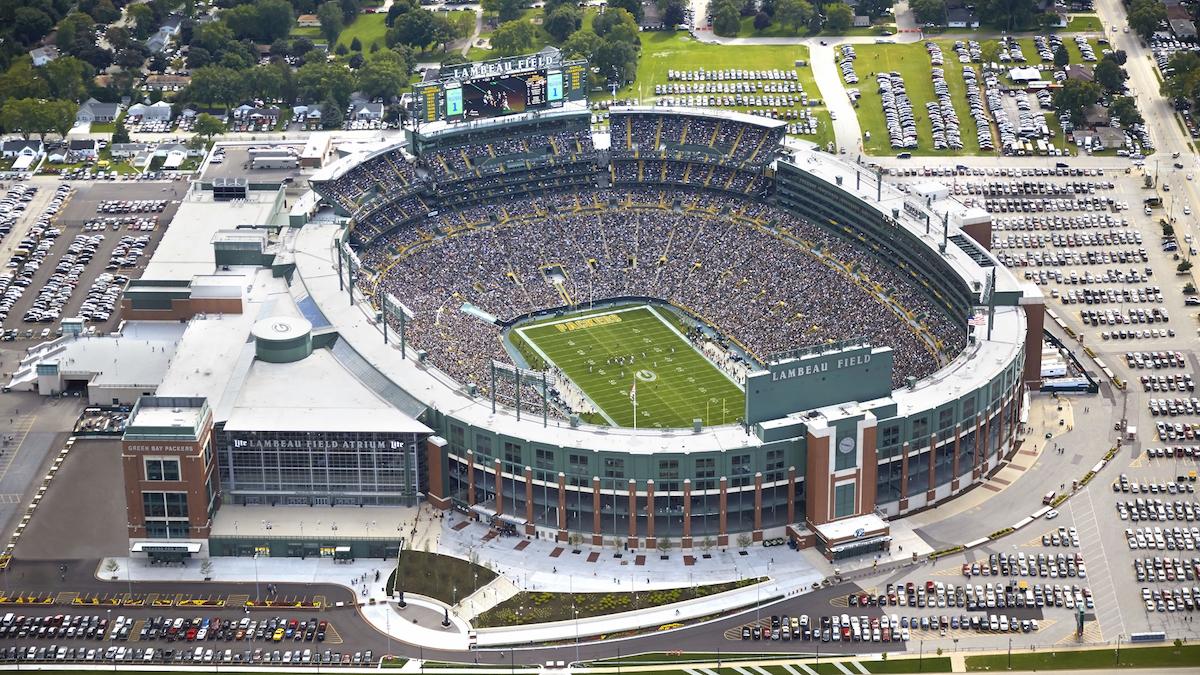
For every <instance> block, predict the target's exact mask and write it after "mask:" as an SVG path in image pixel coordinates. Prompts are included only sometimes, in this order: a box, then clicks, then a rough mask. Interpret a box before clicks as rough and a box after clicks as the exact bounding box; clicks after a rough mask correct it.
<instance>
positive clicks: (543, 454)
mask: <svg viewBox="0 0 1200 675" xmlns="http://www.w3.org/2000/svg"><path fill="white" fill-rule="evenodd" d="M534 465H535V466H536V467H537V468H539V469H553V468H554V451H553V450H547V449H545V448H538V449H537V453H536V456H535V457H534Z"/></svg>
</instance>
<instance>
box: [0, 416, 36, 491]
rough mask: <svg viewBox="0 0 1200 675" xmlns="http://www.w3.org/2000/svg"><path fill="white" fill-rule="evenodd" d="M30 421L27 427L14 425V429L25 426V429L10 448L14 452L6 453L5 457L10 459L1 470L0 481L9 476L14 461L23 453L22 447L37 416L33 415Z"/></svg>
mask: <svg viewBox="0 0 1200 675" xmlns="http://www.w3.org/2000/svg"><path fill="white" fill-rule="evenodd" d="M28 419H29V423H28V424H26V425H21V423H20V422H16V423H14V425H13V426H14V428H16V427H18V426H24V428H23V429H21V430H20V431H19V433H20V435H21V437H20V438H19V439H14V440H13V443H12V444H10V446H9V447H11V448H12V451H11V452H5V453H4V454H5V455H8V457H7V458H5V462H4V468H3V469H0V480H4V477H5V476H7V475H8V470H9V469H10V468H11V467H12V465H13V460H14V459H16V458H17V453H19V452H21V446H23V445H24V444H25V437H26V436H28V435H29V430H30V429H32V428H33V422H34V420H36V419H37V415H31V416H29V417H28Z"/></svg>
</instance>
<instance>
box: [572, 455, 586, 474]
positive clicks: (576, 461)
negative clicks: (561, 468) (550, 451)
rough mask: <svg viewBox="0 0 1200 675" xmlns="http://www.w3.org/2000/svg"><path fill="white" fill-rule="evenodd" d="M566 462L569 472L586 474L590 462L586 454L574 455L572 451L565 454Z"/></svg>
mask: <svg viewBox="0 0 1200 675" xmlns="http://www.w3.org/2000/svg"><path fill="white" fill-rule="evenodd" d="M567 464H568V465H569V466H570V470H571V473H574V474H580V475H586V474H587V472H588V467H589V466H591V462H590V461H589V460H588V456H587V455H576V454H574V453H572V454H570V455H567Z"/></svg>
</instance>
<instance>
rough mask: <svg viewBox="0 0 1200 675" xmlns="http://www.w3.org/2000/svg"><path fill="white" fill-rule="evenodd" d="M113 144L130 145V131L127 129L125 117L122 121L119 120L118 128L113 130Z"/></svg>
mask: <svg viewBox="0 0 1200 675" xmlns="http://www.w3.org/2000/svg"><path fill="white" fill-rule="evenodd" d="M111 142H113V143H128V142H129V130H128V129H126V128H125V117H124V116H122V117H121V118H120V119H118V120H117V128H116V129H113V134H112V141H111Z"/></svg>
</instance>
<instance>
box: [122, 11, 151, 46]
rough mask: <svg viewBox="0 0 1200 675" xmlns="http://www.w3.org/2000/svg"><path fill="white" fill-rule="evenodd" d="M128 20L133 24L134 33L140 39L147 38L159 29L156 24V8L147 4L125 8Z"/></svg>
mask: <svg viewBox="0 0 1200 675" xmlns="http://www.w3.org/2000/svg"><path fill="white" fill-rule="evenodd" d="M125 12H126V15H127V20H128V21H129V22H130V23H132V24H133V34H134V36H135V37H137V39H139V40H145V39H147V38H149V37H150V36H151V35H153V34H154V31H156V30H158V26H156V25H155V24H154V10H153V9H150V5H147V4H135V5H130V6H129V8H128V9H126V10H125Z"/></svg>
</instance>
